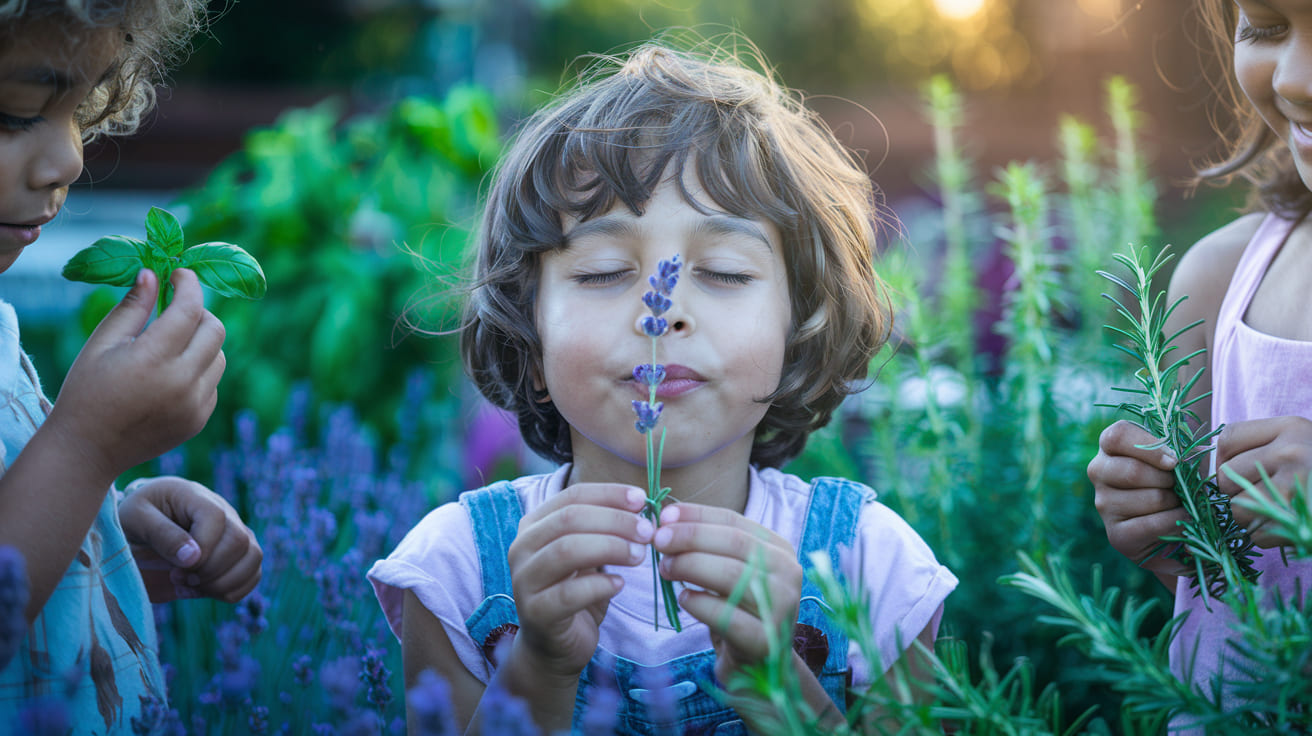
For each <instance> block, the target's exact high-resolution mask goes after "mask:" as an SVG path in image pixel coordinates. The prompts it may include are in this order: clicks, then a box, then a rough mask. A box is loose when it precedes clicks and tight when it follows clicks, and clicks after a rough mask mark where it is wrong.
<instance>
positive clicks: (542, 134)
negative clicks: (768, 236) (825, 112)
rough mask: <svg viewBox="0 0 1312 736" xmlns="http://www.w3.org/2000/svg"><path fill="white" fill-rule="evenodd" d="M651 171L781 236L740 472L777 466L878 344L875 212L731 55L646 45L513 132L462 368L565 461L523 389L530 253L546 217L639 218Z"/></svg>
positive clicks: (601, 65) (876, 203) (482, 238)
mask: <svg viewBox="0 0 1312 736" xmlns="http://www.w3.org/2000/svg"><path fill="white" fill-rule="evenodd" d="M755 58H756V60H757V61H759V56H758V57H755ZM760 66H761V68H762V69H764V68H765V67H764V64H760ZM690 167H691V168H690ZM667 171H668V172H669V173H670V174H671V178H672V180H673V181H676V182H682V181H683V175H684V172H686V171H687V172H695V175H696V176H697V177H698V182H699V183H700V184H701V185H702V187H703V189H704V190H705V191H706V193H707V195H708V196H709V197H710V198H711V200H713V202H714V203H715V204H716V205H717V206H719V207H721V208H723V209H724V210H726V211H728V212H730V213H733V214H736V215H739V216H745V217H759V218H762V219H765V220H768V221H770V222H771V223H773V224H774V225H775V226H776V227H778V228H779V231H780V233H781V234H782V240H783V251H784V260H785V264H786V266H787V271H788V281H789V297H790V300H791V309H792V315H793V322H792V329H791V331H790V335H789V338H788V342H787V345H786V349H785V358H784V367H783V373H782V377H781V379H780V383H779V387H778V389H777V390H776V391H774V393H772V394H771V395H770V396H768V397H766V398H765V399H764V401H766V402H768V403H769V404H770V406H769V409H768V410H767V412H766V414H765V417H764V419H763V420H762V422H761V424H760V425H759V426H758V428H757V432H756V437H755V443H754V445H753V449H752V462H753V463H755V464H758V465H763V466H778V465H782V464H783V463H784V462H786V461H787V460H788V459H790V458H792V457H794V456H795V455H797V454H798V453H799V452H801V450H802V447H803V446H804V445H805V443H806V438H807V436H808V435H809V434H810V433H811V432H812V431H814V430H815V429H818V428H819V427H821V426H823V425H824V424H826V423H827V422H828V421H829V418H830V416H831V415H832V413H833V411H834V410H835V409H836V408H837V407H838V405H839V404H840V403H841V402H842V400H843V398H844V397H845V396H846V395H848V394H849V393H851V392H852V391H854V390H856V386H855V384H856V382H858V381H861V380H862V379H864V378H865V377H866V375H867V369H868V365H869V361H870V358H871V356H872V355H873V354H874V352H875V351H876V350H878V348H879V347H880V346H881V345H882V344H883V343H884V341H885V340H886V339H887V337H888V332H889V322H890V317H889V309H888V306H887V304H886V298H885V294H884V287H883V284H882V283H881V282H880V280H879V279H878V277H877V276H876V275H875V273H874V268H873V265H872V264H873V257H874V245H875V239H876V230H875V228H876V227H877V226H879V225H882V224H883V223H884V222H885V219H884V218H885V213H884V209H883V205H882V201H881V200H880V199H879V198H878V197H877V194H876V190H875V188H874V186H873V184H872V182H871V180H870V177H869V176H868V175H867V174H866V173H865V172H864V170H863V168H862V167H861V165H860V163H859V161H858V159H857V158H856V156H855V155H854V154H853V153H852V152H850V151H849V150H847V149H846V148H844V147H843V145H842V144H841V143H839V142H838V140H837V139H836V138H835V137H834V135H833V133H832V132H831V131H830V129H829V128H828V127H827V126H826V125H825V124H824V122H823V121H821V120H820V118H819V116H818V115H816V114H815V113H814V112H813V111H811V110H809V109H807V108H806V107H805V106H804V105H803V103H802V101H801V99H800V96H798V95H797V94H795V93H793V92H791V91H789V90H787V89H786V88H784V87H782V86H781V85H780V84H779V83H778V82H776V81H775V79H774V78H773V76H772V74H771V73H770V72H769V71H768V70H765V71H756V70H754V69H752V68H750V67H749V66H748V65H747V63H746V60H745V59H744V58H743V57H742V56H741V55H739V54H738V53H737V52H730V51H725V50H722V49H710V50H699V51H683V50H676V49H674V48H670V47H669V46H667V45H665V44H662V43H656V42H649V43H647V44H644V45H642V46H640V47H638V48H636V49H635V50H633V51H632V52H630V53H629V54H627V55H624V56H602V57H597V58H596V62H595V64H593V65H592V67H591V68H590V69H589V70H587V71H586V72H585V75H584V77H583V80H582V83H581V84H580V85H579V86H577V87H575V88H574V89H572V90H570V91H568V92H567V93H565V94H563V95H561V96H560V97H559V98H558V99H556V100H555V102H554V103H552V104H550V105H549V106H547V107H545V108H544V109H542V110H539V111H538V112H537V113H536V114H534V115H533V116H532V117H530V118H529V119H528V120H527V121H526V122H525V123H524V124H523V125H522V126H521V128H520V130H519V132H518V134H517V135H516V137H515V138H514V141H513V143H512V144H511V146H510V148H509V150H508V151H507V153H506V155H505V156H504V158H503V159H502V161H501V163H500V165H499V166H498V168H497V171H496V173H495V174H494V177H493V181H492V185H491V190H490V194H489V198H488V201H487V204H486V207H485V210H484V218H483V222H482V227H481V231H480V233H479V237H478V241H477V252H476V254H475V257H476V263H475V266H474V279H475V281H474V285H473V287H472V290H471V293H470V298H469V300H468V302H467V303H466V306H465V311H464V317H463V320H462V331H461V349H462V355H463V358H464V362H465V367H466V370H467V371H468V373H469V375H470V376H471V377H472V379H473V381H474V383H475V384H476V385H477V386H478V388H479V390H480V391H481V392H482V393H483V395H484V396H486V397H487V398H488V399H489V400H490V401H491V402H492V403H494V404H496V405H497V406H500V407H502V408H504V409H507V410H509V411H511V412H513V413H515V414H516V415H517V417H518V419H519V426H520V431H521V433H522V434H523V436H524V438H525V441H526V442H527V443H528V445H529V446H530V447H532V448H533V449H534V450H535V451H536V452H538V453H539V454H541V455H543V456H544V457H547V458H549V459H552V460H555V461H558V462H563V461H566V460H568V459H569V458H570V435H569V427H568V426H567V425H566V423H565V421H564V419H563V417H561V415H560V414H559V412H557V411H556V409H555V407H554V406H553V405H552V404H551V403H550V402H549V401H544V400H543V399H544V394H543V392H542V391H541V390H538V389H535V388H534V377H535V376H540V375H542V344H541V340H540V339H539V336H538V334H537V329H536V324H535V320H534V301H535V298H536V294H537V288H538V277H539V269H540V261H541V257H542V254H543V253H546V252H548V251H552V250H556V249H559V248H563V247H565V246H566V241H565V237H564V233H563V231H562V229H561V223H562V218H561V215H562V214H563V213H567V214H568V215H569V216H571V217H573V218H576V219H578V220H580V221H583V220H587V219H589V218H591V217H595V216H598V215H601V214H604V213H605V212H607V211H608V210H609V209H610V208H611V207H613V206H614V205H615V204H616V203H617V202H622V203H623V204H624V206H626V207H628V208H629V209H630V210H631V211H633V212H634V213H637V214H641V212H642V209H643V206H644V204H645V203H646V202H647V200H648V199H650V197H651V195H652V192H653V191H654V190H655V189H656V187H657V186H658V185H659V184H660V182H661V180H662V179H663V177H664V175H665V174H666V173H667ZM680 186H683V185H682V183H681V184H680ZM684 198H685V200H686V201H687V202H688V204H689V205H691V206H693V207H698V208H701V207H703V205H701V204H699V203H698V202H696V201H694V200H693V198H692V197H691V196H689V195H688V194H687V192H686V191H685V192H684Z"/></svg>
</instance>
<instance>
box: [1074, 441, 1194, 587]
mask: <svg viewBox="0 0 1312 736" xmlns="http://www.w3.org/2000/svg"><path fill="white" fill-rule="evenodd" d="M1156 441H1157V439H1156V438H1154V437H1153V436H1152V435H1150V434H1148V433H1147V432H1145V431H1144V430H1143V429H1142V428H1140V427H1138V426H1135V425H1134V424H1131V423H1130V422H1127V421H1124V420H1122V421H1119V422H1116V423H1115V424H1113V425H1111V426H1110V427H1108V428H1107V429H1105V430H1103V433H1102V436H1100V437H1099V438H1098V455H1097V456H1096V457H1094V458H1093V460H1092V461H1091V462H1090V463H1089V470H1088V472H1089V480H1091V481H1093V489H1094V496H1093V503H1094V506H1095V507H1096V508H1097V509H1098V515H1099V516H1101V517H1102V523H1103V526H1105V527H1106V528H1107V540H1108V541H1109V542H1111V545H1112V547H1113V548H1114V549H1115V550H1116V551H1117V552H1120V553H1121V554H1123V555H1125V556H1126V557H1128V558H1129V559H1130V560H1132V561H1133V562H1135V563H1137V564H1138V565H1139V566H1140V567H1142V568H1144V569H1146V570H1149V571H1151V572H1154V573H1157V574H1158V575H1165V576H1173V575H1174V576H1178V575H1182V574H1184V573H1185V572H1187V570H1186V568H1185V567H1184V566H1183V565H1181V564H1180V563H1178V562H1176V561H1175V560H1171V559H1169V558H1167V557H1165V556H1163V555H1161V554H1158V555H1153V554H1152V553H1153V550H1155V549H1156V548H1157V547H1158V546H1159V545H1160V544H1161V537H1163V536H1171V535H1174V534H1176V533H1177V529H1176V522H1179V521H1184V520H1185V518H1187V517H1186V514H1185V511H1184V509H1183V508H1182V507H1181V505H1180V499H1179V498H1177V497H1176V495H1175V490H1174V488H1175V476H1174V475H1173V474H1172V472H1171V471H1172V470H1173V469H1174V468H1175V463H1176V461H1175V458H1174V457H1173V456H1172V455H1171V452H1170V451H1169V450H1167V449H1166V448H1159V449H1155V450H1144V449H1141V448H1139V447H1136V445H1152V444H1153V443H1154V442H1156ZM1163 582H1165V581H1163Z"/></svg>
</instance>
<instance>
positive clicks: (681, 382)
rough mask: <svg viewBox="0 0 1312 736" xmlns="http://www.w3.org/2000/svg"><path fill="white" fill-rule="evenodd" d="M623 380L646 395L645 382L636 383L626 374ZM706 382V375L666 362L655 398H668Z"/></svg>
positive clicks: (647, 389)
mask: <svg viewBox="0 0 1312 736" xmlns="http://www.w3.org/2000/svg"><path fill="white" fill-rule="evenodd" d="M625 380H626V381H627V382H629V383H631V384H632V385H633V388H634V390H635V391H637V392H638V393H639V394H640V395H642V396H643V397H646V396H648V391H649V388H648V387H647V386H646V385H645V384H641V383H638V382H637V381H636V380H634V378H633V376H632V375H629V376H626V377H625ZM704 383H706V377H705V376H703V375H702V374H700V373H698V372H697V371H695V370H693V369H692V368H689V367H688V366H685V365H679V364H678V363H668V364H666V365H665V380H664V381H662V382H661V384H660V385H659V386H657V387H656V396H657V398H668V397H672V396H678V395H680V394H683V393H687V392H688V391H691V390H693V389H695V388H697V387H698V386H701V385H702V384H704Z"/></svg>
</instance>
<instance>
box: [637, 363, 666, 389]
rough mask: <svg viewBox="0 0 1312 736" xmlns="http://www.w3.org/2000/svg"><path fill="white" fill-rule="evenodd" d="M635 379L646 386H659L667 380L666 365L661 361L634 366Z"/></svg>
mask: <svg viewBox="0 0 1312 736" xmlns="http://www.w3.org/2000/svg"><path fill="white" fill-rule="evenodd" d="M633 380H635V381H637V382H638V383H641V384H642V385H644V386H659V385H660V384H661V381H664V380H665V366H663V365H661V364H660V363H656V364H654V365H652V364H649V363H643V364H642V365H639V366H634V368H633Z"/></svg>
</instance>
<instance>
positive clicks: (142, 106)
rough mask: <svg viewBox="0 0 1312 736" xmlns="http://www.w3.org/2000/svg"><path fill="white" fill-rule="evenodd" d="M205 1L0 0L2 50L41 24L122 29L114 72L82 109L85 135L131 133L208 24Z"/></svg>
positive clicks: (75, 31) (74, 30) (75, 30)
mask: <svg viewBox="0 0 1312 736" xmlns="http://www.w3.org/2000/svg"><path fill="white" fill-rule="evenodd" d="M206 20H207V18H206V3H205V0H0V50H3V48H5V47H8V46H10V45H12V44H13V43H15V42H16V40H17V39H18V38H19V37H20V36H21V35H22V34H23V32H24V31H25V30H27V29H30V28H31V27H32V26H33V25H34V24H37V23H48V24H54V25H51V26H50V27H53V28H57V29H58V30H59V31H60V32H63V33H66V34H68V36H69V38H70V39H76V38H78V37H79V36H84V35H88V34H91V33H95V32H98V31H101V30H108V29H112V30H113V31H115V32H117V33H118V34H119V41H120V43H119V52H118V55H117V56H116V58H115V59H114V61H113V65H112V66H111V70H110V75H109V77H108V78H106V79H105V80H104V82H102V83H101V84H100V85H99V86H97V87H96V89H95V90H94V91H93V92H92V93H91V95H90V96H89V97H88V98H87V100H86V102H84V103H83V105H82V109H81V110H80V111H79V118H80V121H81V123H82V134H83V137H84V138H86V139H88V140H90V139H92V138H94V137H96V136H97V135H99V134H107V135H123V134H127V133H132V132H133V131H135V130H136V129H137V127H138V126H139V125H140V124H141V118H142V116H143V115H144V114H145V113H146V112H148V111H149V110H150V108H151V107H153V106H154V104H155V85H156V84H159V83H162V82H163V81H164V73H165V70H166V69H167V68H168V67H169V66H171V65H173V64H175V63H176V62H178V61H179V60H181V58H182V57H183V56H184V55H185V54H186V52H187V50H188V48H189V42H190V39H191V37H192V36H193V35H194V34H195V33H196V32H197V31H199V30H201V29H202V28H203V27H204V26H205V23H206Z"/></svg>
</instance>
